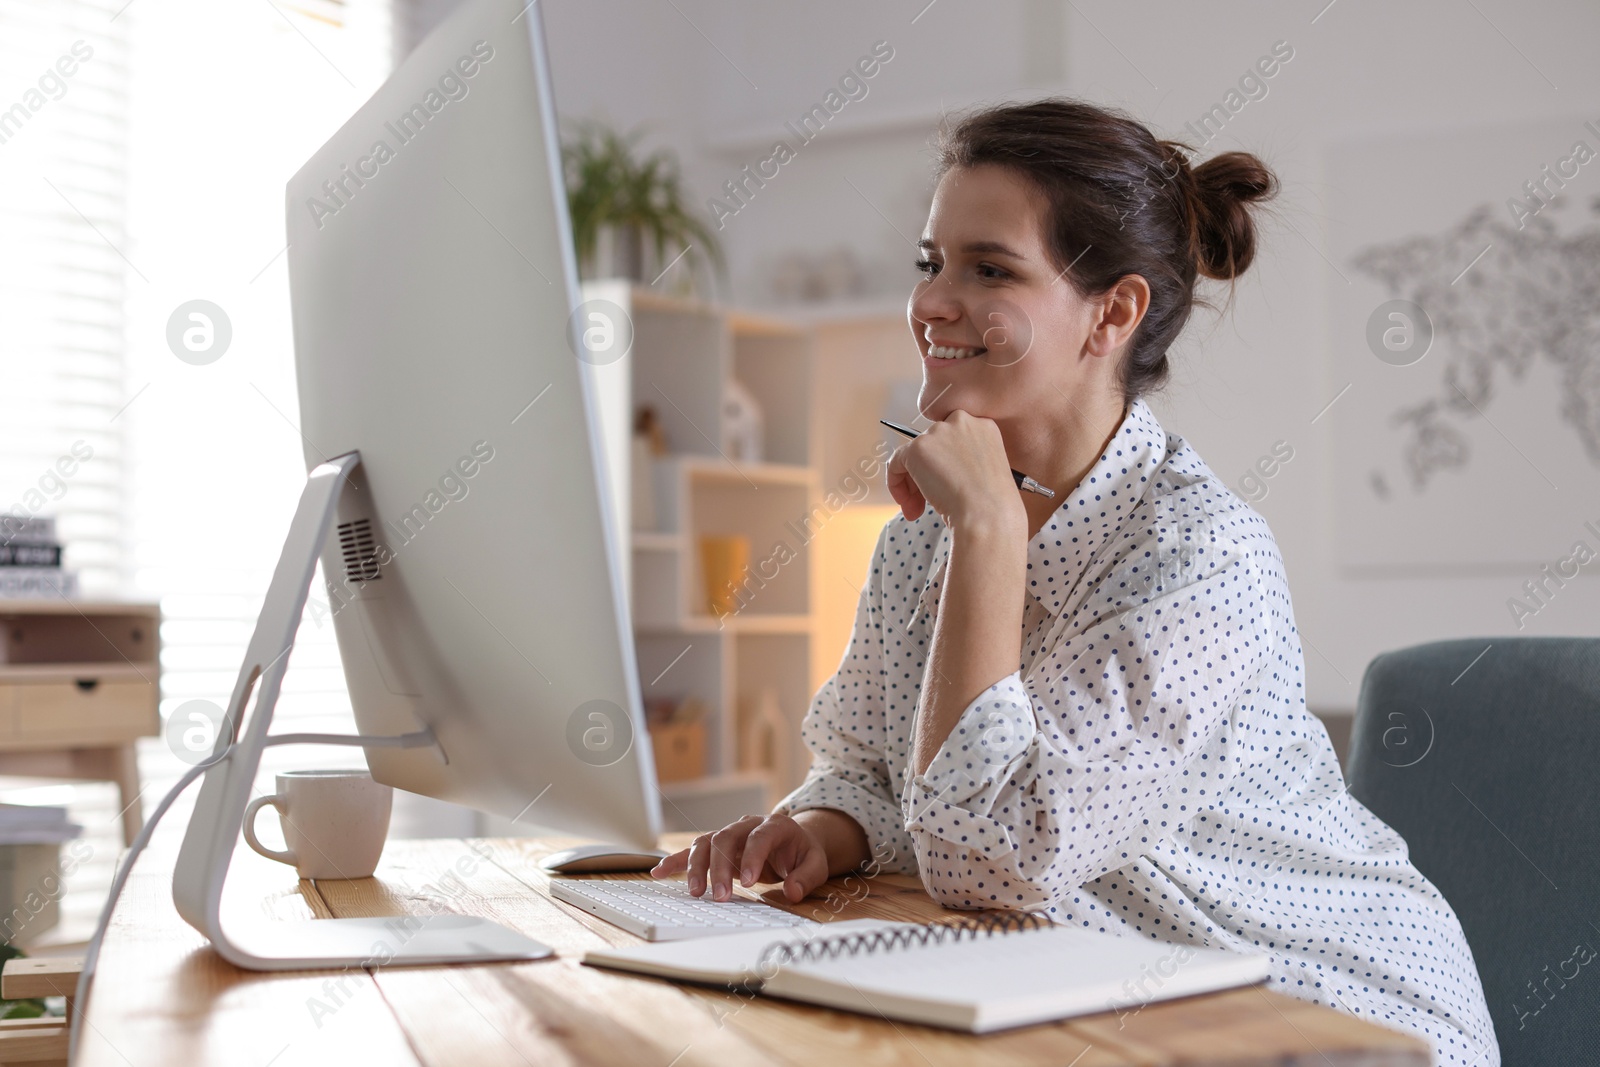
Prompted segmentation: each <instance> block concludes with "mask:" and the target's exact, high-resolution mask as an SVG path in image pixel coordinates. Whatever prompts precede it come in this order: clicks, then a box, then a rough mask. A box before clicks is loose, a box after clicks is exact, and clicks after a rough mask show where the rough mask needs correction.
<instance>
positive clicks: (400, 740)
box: [67, 729, 435, 1064]
mask: <svg viewBox="0 0 1600 1067" xmlns="http://www.w3.org/2000/svg"><path fill="white" fill-rule="evenodd" d="M434 743H435V739H434V736H433V730H432V729H426V730H419V731H417V732H416V733H410V734H397V735H395V736H392V737H366V736H362V735H361V734H278V735H277V736H269V737H267V738H266V739H265V740H264V741H263V742H262V747H263V748H272V747H276V746H278V745H359V746H361V747H362V748H420V747H422V746H424V745H431V744H434ZM237 747H238V742H237V741H235V742H232V743H230V744H229V745H228V747H227V748H225V749H223V750H222V751H221V752H219V753H217V754H216V755H215V756H212V757H211V758H210V759H209V760H206V761H205V762H204V763H197V764H195V765H194V766H193V767H190V768H189V769H188V770H187V771H185V772H184V774H183V777H182V778H179V779H178V783H177V784H176V785H174V786H173V787H172V788H171V789H170V790H168V791H167V795H166V796H164V797H162V798H161V803H159V804H157V805H156V808H155V810H154V811H152V812H151V813H150V817H149V818H148V819H146V820H145V823H144V825H143V826H142V827H140V828H139V832H138V833H137V834H135V835H134V838H133V840H132V841H131V842H129V844H128V854H127V855H126V856H125V857H123V860H122V865H121V866H120V867H118V868H117V873H116V875H115V876H114V877H113V878H112V879H111V892H110V894H109V895H108V896H107V897H106V903H105V907H103V908H101V909H100V919H99V921H98V922H97V923H96V924H95V928H94V936H93V937H91V938H90V939H89V944H88V945H87V946H86V947H85V949H84V952H83V970H82V971H80V972H79V973H78V984H77V986H75V987H74V989H73V993H72V1003H73V1005H74V1006H75V1007H76V1009H77V1010H76V1011H75V1012H74V1013H73V1015H74V1017H73V1018H71V1019H69V1020H67V1063H69V1064H70V1063H72V1062H73V1059H74V1057H75V1055H76V1053H77V1050H78V1033H79V1030H80V1029H81V1020H82V1019H83V1017H84V1013H85V1012H87V1011H88V1010H89V1009H88V992H89V982H90V980H91V979H92V978H93V977H94V969H95V964H96V963H97V962H99V959H100V942H101V941H102V940H104V938H105V935H106V930H107V928H108V927H110V925H111V913H112V912H113V911H115V910H116V907H117V899H118V898H119V897H121V896H122V890H123V887H124V886H125V885H127V882H128V874H129V872H131V871H132V870H133V864H134V861H135V860H137V859H138V858H139V853H141V852H143V851H144V849H145V846H146V845H148V844H149V843H150V836H151V835H152V834H153V833H154V832H155V828H156V824H157V823H159V822H160V821H161V817H162V816H163V815H165V814H166V813H167V809H168V808H170V807H172V802H173V801H175V800H177V799H178V797H179V796H180V795H182V793H183V791H184V790H185V789H188V788H189V786H191V785H192V784H194V780H195V779H196V778H199V777H200V776H201V775H202V774H204V773H205V772H206V771H208V770H210V769H211V768H213V767H215V766H217V765H218V764H219V763H221V762H223V761H224V760H226V759H227V758H228V757H229V756H231V755H233V750H234V749H235V748H237Z"/></svg>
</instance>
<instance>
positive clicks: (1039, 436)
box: [655, 100, 1499, 1067]
mask: <svg viewBox="0 0 1600 1067" xmlns="http://www.w3.org/2000/svg"><path fill="white" fill-rule="evenodd" d="M1183 149H1184V146H1182V145H1179V144H1177V143H1174V142H1168V141H1160V140H1157V139H1156V138H1155V137H1154V136H1153V135H1152V134H1151V132H1150V131H1149V130H1148V129H1147V128H1145V127H1144V126H1143V125H1141V124H1139V123H1138V122H1135V121H1133V120H1131V119H1129V118H1127V117H1125V116H1122V115H1119V114H1116V113H1114V112H1108V111H1105V110H1102V109H1099V108H1095V107H1092V106H1089V105H1086V104H1082V103H1076V102H1070V101H1064V100H1045V101H1041V102H1037V103H1032V104H1025V105H1016V106H1006V107H1000V108H995V109H992V110H988V111H984V112H981V113H978V114H976V115H973V116H971V117H969V118H967V119H965V120H964V121H962V122H960V123H959V124H958V125H956V126H955V127H954V128H953V129H952V130H949V131H947V132H946V133H945V134H944V136H943V137H942V139H941V143H940V153H939V161H938V171H937V173H938V177H939V182H938V187H937V191H936V194H935V196H934V201H933V206H932V209H931V211H930V213H929V216H928V224H927V227H926V229H925V231H924V237H923V240H922V241H921V247H922V249H923V251H924V255H925V258H924V259H923V260H921V261H920V262H919V263H918V267H919V268H920V269H921V270H922V271H923V273H924V278H923V280H922V281H920V282H919V283H918V284H917V286H916V288H915V291H914V292H913V295H912V297H911V301H910V304H909V308H908V310H909V317H910V325H911V329H912V333H913V334H914V335H915V337H916V342H917V346H918V348H919V349H920V351H921V353H922V357H923V358H922V363H923V386H922V393H921V396H920V399H919V406H920V407H921V409H922V412H923V414H924V415H925V416H926V418H927V419H928V420H929V421H930V422H931V425H930V426H929V428H928V430H927V431H926V432H925V433H923V435H922V436H921V437H918V438H916V439H915V440H913V441H910V442H907V443H905V444H903V445H902V446H901V447H900V448H899V449H898V450H897V451H896V452H895V454H894V456H893V457H892V458H891V459H890V462H889V474H888V478H889V488H890V490H891V491H892V492H893V494H894V498H895V500H896V501H897V502H898V503H899V504H900V506H901V514H899V515H896V516H895V517H894V518H893V519H891V520H890V522H889V523H888V524H887V525H886V526H885V527H884V528H883V531H882V533H881V534H880V535H879V538H878V543H877V547H876V549H875V550H874V554H873V559H872V565H871V571H870V574H869V579H868V588H867V590H866V592H865V593H864V594H863V596H862V598H861V601H860V603H859V605H858V608H857V612H856V619H855V627H854V632H853V633H852V635H851V640H850V647H849V649H848V650H847V651H846V653H845V656H844V659H843V661H842V662H841V663H840V665H839V670H838V672H837V673H836V674H835V675H834V676H833V678H831V679H830V680H829V681H828V683H827V684H826V685H824V686H823V688H822V690H821V691H820V692H819V693H818V694H817V696H816V699H815V701H814V702H813V704H812V706H811V709H810V712H809V714H808V715H807V716H806V719H805V723H804V726H803V734H804V736H805V739H806V742H807V744H808V745H809V746H810V748H811V750H812V753H813V756H814V761H813V764H812V767H811V770H810V773H809V775H808V776H807V778H806V780H805V782H804V783H803V784H802V785H801V786H800V788H798V789H796V790H795V791H794V792H793V793H791V794H790V795H789V796H788V797H786V798H785V799H784V800H783V801H782V802H781V803H780V804H779V805H778V806H777V808H776V809H775V810H774V812H773V814H771V815H768V816H765V817H762V816H756V815H752V816H748V817H747V818H744V819H741V820H740V821H738V822H736V823H734V824H733V825H731V826H728V827H726V828H724V829H723V830H720V831H718V832H717V833H715V834H709V835H702V836H700V837H698V838H696V839H695V841H694V843H693V845H692V846H691V847H690V848H688V849H685V850H684V851H682V852H678V853H676V854H674V855H672V856H669V857H667V858H666V859H665V860H663V861H662V862H661V864H660V865H659V866H658V867H657V868H656V870H655V873H656V875H657V876H658V877H665V876H668V875H672V874H677V873H679V872H683V871H687V873H688V882H689V889H690V892H691V893H694V894H695V895H700V894H702V893H704V892H705V890H706V889H707V887H709V888H710V890H711V894H712V897H713V899H716V900H726V899H728V897H729V896H730V894H731V885H732V880H733V878H735V877H738V878H739V880H740V881H741V883H742V884H744V885H747V886H748V885H751V884H754V883H756V882H782V883H783V889H784V892H785V894H786V895H787V897H788V899H789V900H791V901H798V900H800V899H801V898H803V897H804V896H805V895H806V894H808V893H810V892H811V891H812V890H814V889H816V888H817V887H818V886H819V885H821V884H822V883H823V882H824V881H825V880H826V879H828V878H829V877H831V876H835V875H839V874H843V873H845V872H847V871H852V870H856V869H858V868H860V867H861V866H862V865H863V864H866V863H867V862H868V860H869V858H870V859H871V860H872V861H873V867H874V869H888V870H895V871H900V872H905V873H917V874H919V875H920V877H921V879H922V882H923V884H924V885H925V886H926V887H927V890H928V892H929V893H930V894H932V896H933V897H934V898H935V899H936V900H938V901H939V902H941V903H942V904H944V905H946V906H948V907H952V908H1012V909H1024V908H1026V909H1034V910H1041V911H1044V912H1046V913H1048V914H1049V915H1050V916H1052V917H1053V918H1054V919H1055V920H1056V921H1058V922H1062V923H1072V924H1076V925H1080V926H1084V927H1088V928H1091V929H1097V930H1103V931H1109V932H1113V933H1120V934H1126V935H1128V936H1139V937H1151V938H1158V939H1161V940H1165V941H1171V942H1176V943H1190V944H1198V945H1208V946H1221V947H1226V948H1233V949H1237V950H1239V951H1248V952H1265V953H1267V954H1269V955H1270V956H1271V958H1272V982H1273V985H1274V987H1275V988H1277V989H1279V990H1281V991H1283V992H1286V993H1289V994H1292V995H1295V996H1299V997H1303V998H1305V999H1307V1000H1314V1001H1318V1002H1320V1003H1323V1004H1327V1005H1329V1006H1332V1007H1335V1008H1339V1009H1342V1010H1346V1011H1350V1012H1353V1013H1355V1014H1357V1015H1360V1016H1363V1017H1366V1018H1370V1019H1373V1020H1375V1021H1377V1022H1380V1023H1383V1024H1386V1025H1389V1026H1393V1027H1398V1028H1401V1029H1407V1030H1414V1031H1416V1032H1417V1033H1419V1034H1421V1035H1422V1036H1423V1037H1425V1038H1426V1039H1427V1040H1428V1041H1430V1042H1431V1043H1432V1044H1433V1047H1434V1049H1435V1059H1436V1062H1438V1063H1441V1064H1462V1065H1468V1064H1476V1065H1477V1067H1488V1065H1493V1064H1498V1063H1499V1052H1498V1048H1497V1046H1496V1044H1495V1037H1494V1029H1493V1023H1492V1022H1491V1021H1490V1018H1489V1013H1488V1009H1487V1007H1486V1005H1485V1003H1484V998H1483V991H1482V986H1481V984H1480V982H1479V979H1478V974H1477V969H1476V967H1475V965H1474V963H1473V959H1472V953H1471V950H1470V949H1469V948H1468V945H1467V942H1466V939H1465V938H1464V936H1463V934H1462V931H1461V926H1460V924H1459V922H1458V921H1457V920H1456V917H1455V914H1454V913H1453V912H1452V911H1451V909H1450V906H1449V905H1448V903H1446V901H1445V900H1444V899H1443V897H1441V896H1440V894H1439V892H1438V891H1437V890H1436V889H1435V888H1434V887H1433V886H1432V885H1431V884H1429V882H1428V881H1427V880H1426V879H1425V878H1423V876H1422V875H1421V874H1420V873H1418V871H1417V870H1416V868H1415V867H1413V866H1412V865H1411V863H1410V860H1409V859H1408V855H1407V850H1406V845H1405V842H1404V841H1402V840H1401V838H1400V837H1399V835H1398V834H1396V833H1395V832H1394V831H1393V830H1392V829H1391V828H1390V827H1388V826H1387V825H1385V824H1384V823H1383V822H1381V821H1380V820H1379V819H1377V818H1376V817H1374V816H1373V815H1372V814H1371V813H1370V812H1368V811H1367V810H1366V809H1365V808H1364V807H1362V806H1361V805H1360V804H1359V803H1358V802H1357V801H1355V800H1354V799H1353V798H1351V797H1350V795H1349V794H1348V793H1346V791H1345V788H1344V782H1343V779H1342V777H1341V774H1340V769H1339V764H1338V760H1337V758H1336V756H1335V754H1334V752H1333V748H1332V745H1331V744H1330V742H1329V740H1328V735H1327V731H1326V730H1325V729H1324V728H1323V726H1322V725H1321V723H1320V722H1319V721H1318V720H1317V719H1316V718H1315V717H1314V716H1312V715H1311V714H1309V713H1308V712H1307V710H1306V707H1305V692H1304V684H1303V673H1304V666H1303V659H1302V656H1301V649H1300V640H1299V636H1298V631H1297V630H1296V628H1295V624H1294V613H1293V611H1292V609H1291V606H1290V598H1289V590H1288V586H1287V584H1286V582H1285V579H1284V573H1283V561H1282V558H1281V557H1280V555H1279V552H1278V548H1277V544H1276V543H1275V541H1274V540H1273V536H1272V532H1271V531H1270V530H1269V529H1268V527H1267V524H1266V522H1265V521H1264V520H1263V519H1262V518H1261V516H1260V515H1258V514H1257V513H1256V512H1255V511H1254V510H1252V509H1251V508H1250V506H1249V505H1248V504H1246V503H1245V502H1244V501H1243V500H1241V499H1240V498H1239V497H1238V496H1236V495H1235V494H1234V493H1233V492H1232V491H1230V490H1229V488H1228V486H1227V485H1226V484H1225V483H1224V482H1223V481H1222V480H1221V479H1219V478H1218V477H1217V476H1216V475H1215V474H1214V473H1212V471H1211V470H1210V468H1208V467H1207V466H1206V464H1205V463H1204V462H1203V461H1202V460H1201V459H1200V457H1199V456H1198V455H1197V454H1196V453H1195V451H1194V449H1193V448H1192V447H1191V446H1190V445H1189V444H1188V443H1186V442H1185V441H1184V440H1183V439H1182V438H1181V437H1178V436H1175V435H1170V434H1168V433H1166V432H1165V431H1164V430H1163V429H1162V427H1161V426H1160V424H1159V423H1158V422H1157V421H1156V419H1155V416H1154V415H1153V414H1152V413H1151V410H1150V408H1149V406H1148V405H1147V404H1146V403H1145V401H1144V400H1143V399H1142V396H1143V394H1144V393H1145V392H1147V391H1149V390H1151V389H1152V388H1154V387H1156V386H1158V385H1160V384H1161V383H1162V382H1163V381H1164V379H1165V378H1166V376H1167V372H1168V367H1167V355H1166V353H1167V349H1168V348H1169V346H1171V344H1172V343H1173V341H1174V340H1175V339H1176V338H1177V336H1178V334H1179V333H1180V332H1181V330H1182V329H1183V326H1184V323H1185V322H1186V321H1187V320H1188V318H1189V314H1190V311H1191V308H1192V306H1193V304H1194V303H1195V294H1194V286H1195V281H1196V274H1197V273H1198V274H1203V275H1205V276H1206V277H1209V278H1214V279H1220V280H1227V281H1230V282H1231V280H1232V279H1234V278H1235V277H1236V276H1237V275H1238V274H1239V273H1241V272H1242V271H1243V270H1245V269H1246V268H1247V267H1248V266H1249V264H1250V262H1251V260H1252V259H1253V257H1254V253H1255V245H1256V238H1255V226H1254V223H1253V222H1252V219H1251V213H1250V212H1251V208H1250V205H1251V204H1252V203H1253V202H1255V201H1260V200H1264V199H1267V198H1269V197H1271V196H1272V195H1273V194H1274V193H1275V192H1276V186H1277V183H1276V180H1275V179H1274V177H1273V175H1272V174H1271V173H1270V172H1269V171H1268V170H1267V169H1266V168H1265V167H1264V166H1263V165H1262V164H1261V162H1260V161H1259V160H1257V159H1256V158H1255V157H1254V156H1251V155H1248V154H1244V153H1240V152H1228V153H1224V154H1222V155H1219V156H1217V157H1216V158H1214V159H1211V160H1208V161H1207V162H1205V163H1203V164H1201V165H1200V166H1198V167H1195V168H1193V169H1191V167H1190V165H1189V163H1188V161H1187V159H1186V158H1185V154H1184V151H1183ZM1013 467H1014V468H1016V469H1017V470H1020V471H1022V472H1024V473H1025V474H1028V475H1031V476H1032V477H1033V478H1034V479H1036V480H1037V481H1039V482H1042V483H1043V484H1044V485H1046V486H1050V487H1053V488H1055V489H1056V490H1057V493H1056V497H1055V498H1054V499H1052V498H1048V497H1045V496H1042V495H1036V494H1032V493H1023V492H1019V491H1018V489H1017V488H1016V486H1015V483H1014V481H1013V478H1012V475H1011V468H1013Z"/></svg>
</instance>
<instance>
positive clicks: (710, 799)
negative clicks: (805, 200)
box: [583, 280, 820, 830]
mask: <svg viewBox="0 0 1600 1067" xmlns="http://www.w3.org/2000/svg"><path fill="white" fill-rule="evenodd" d="M583 295H584V300H585V302H586V307H588V308H589V309H590V310H595V311H598V313H600V314H602V315H604V316H607V317H608V318H609V319H611V320H613V321H610V322H601V323H600V325H602V326H605V327H609V328H612V329H614V330H615V331H616V333H615V336H616V338H617V342H616V344H617V350H618V351H621V352H622V353H623V354H621V355H619V356H617V357H616V358H614V359H602V360H597V362H596V363H595V364H586V370H587V373H588V377H589V383H590V386H591V389H592V394H593V400H594V403H595V407H596V410H597V411H598V412H599V423H600V427H601V434H602V437H603V453H604V456H605V461H606V466H607V469H608V471H609V473H610V482H611V489H612V493H611V504H612V515H613V521H614V522H615V524H616V528H617V529H618V530H619V531H625V534H624V535H623V536H620V537H619V538H618V540H617V543H618V544H619V545H627V546H628V551H627V552H626V553H624V556H625V558H624V559H622V560H621V561H619V562H620V565H621V569H622V572H623V573H624V574H626V575H627V576H628V588H629V591H630V604H631V606H632V613H633V620H634V638H635V647H636V650H637V653H638V661H639V674H640V685H641V688H642V691H643V693H644V696H645V698H646V699H647V700H648V699H650V698H653V697H665V698H670V699H672V700H674V701H681V700H684V699H687V698H690V697H693V698H698V699H699V700H701V701H703V702H704V703H705V705H706V706H707V707H708V708H709V709H710V711H709V717H708V721H707V753H706V767H707V774H706V776H705V777H704V778H700V779H696V780H693V781H687V782H674V783H668V784H665V785H663V786H662V797H663V802H662V808H663V816H664V818H665V820H666V823H667V826H668V827H669V828H671V829H685V830H700V829H714V828H718V827H721V826H722V825H724V824H726V823H727V822H729V821H731V820H733V819H735V818H738V817H739V816H741V815H745V814H749V813H751V812H760V811H765V810H766V809H767V808H768V807H770V806H771V804H772V803H773V802H774V801H775V800H776V799H777V798H778V797H779V796H781V795H782V794H783V793H784V792H787V791H788V790H789V789H790V788H792V787H793V786H794V785H796V784H798V782H799V781H800V778H801V777H802V776H803V774H804V770H805V763H806V760H805V754H804V751H803V746H801V744H800V742H799V735H800V719H801V717H802V716H803V715H804V713H805V711H806V709H807V707H809V705H810V702H811V697H812V691H811V690H812V686H811V680H812V679H811V668H812V664H811V660H812V641H813V637H814V633H815V629H816V614H815V605H816V601H817V596H816V584H817V565H816V561H815V559H814V553H813V552H810V551H808V550H807V542H808V541H809V540H810V537H809V534H810V524H811V515H812V509H813V507H814V505H815V502H816V501H817V500H818V498H819V496H820V489H819V481H820V479H819V477H818V473H817V470H818V449H817V443H816V434H815V432H814V429H813V422H814V419H813V405H812V390H813V380H814V377H813V373H812V359H813V354H812V345H813V339H812V332H811V329H810V328H809V327H808V326H806V325H803V324H796V323H792V322H788V321H785V320H782V319H779V318H774V317H770V316H765V315H757V314H749V313H744V312H739V311H734V310H730V309H726V308H720V307H717V306H714V305H710V304H705V303H700V302H696V301H689V300H679V299H673V298H669V297H664V296H661V295H659V294H657V293H654V292H652V291H650V290H649V289H647V288H644V287H642V286H638V285H634V284H630V283H628V282H625V281H617V280H607V281H596V282H589V283H586V284H585V285H584V294H583ZM591 301H594V302H602V301H603V302H604V303H594V304H590V303H588V302H591ZM729 378H734V379H736V380H738V381H739V382H740V383H741V384H742V385H743V386H744V387H745V388H746V389H747V390H748V391H749V392H750V394H751V395H752V396H753V397H754V398H755V400H756V402H757V403H758V404H759V405H760V407H761V409H762V414H763V427H762V430H763V432H762V462H759V463H749V462H736V461H735V460H734V459H732V458H730V456H729V454H728V452H727V449H726V448H725V447H724V444H723V429H724V411H723V404H722V396H723V385H724V383H725V382H726V381H727V380H728V379H729ZM645 404H648V405H650V406H651V407H653V408H654V409H655V411H656V415H657V417H658V419H659V421H660V423H661V425H662V427H663V430H664V433H665V436H666V439H667V443H668V448H669V454H668V455H666V456H663V457H658V458H656V459H653V460H652V461H651V463H650V467H649V469H647V470H644V471H636V470H633V469H632V468H633V463H632V447H631V439H632V426H633V419H634V413H635V412H636V411H637V410H638V408H639V407H640V406H641V405H645ZM636 478H648V479H649V481H650V485H651V491H652V494H653V499H654V502H655V512H656V520H657V521H656V525H655V528H653V529H647V530H635V529H633V516H632V507H631V500H632V495H633V488H634V486H633V480H634V479H636ZM705 534H717V535H743V536H744V537H747V538H748V539H749V541H750V569H749V572H748V577H747V579H746V581H745V582H744V583H743V584H742V585H741V586H740V587H739V588H738V590H737V595H736V600H737V605H738V606H737V608H736V609H735V611H734V612H733V613H732V614H730V615H727V616H724V617H722V618H718V617H717V616H715V615H714V614H712V612H711V611H710V610H709V606H708V604H707V602H706V594H705V582H704V579H703V576H702V573H701V563H700V552H699V539H700V537H701V536H702V535H705ZM763 690H770V691H771V693H772V694H773V695H774V696H775V697H776V703H777V706H778V708H779V709H780V711H781V715H782V721H783V727H782V729H780V730H777V731H775V732H776V733H779V734H782V735H783V736H782V737H781V738H778V739H776V740H775V742H774V744H773V748H772V752H771V755H772V757H773V758H772V759H771V761H770V762H769V763H768V764H767V765H764V766H752V765H751V764H750V762H749V760H748V758H747V759H746V760H745V761H744V762H743V763H741V759H740V756H741V753H740V748H741V746H740V737H741V733H742V731H743V728H744V727H745V726H746V725H747V723H748V721H749V719H750V717H751V716H753V715H755V714H757V710H756V706H757V702H758V698H759V696H760V695H761V693H762V692H763ZM746 755H747V757H748V753H747V754H746Z"/></svg>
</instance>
